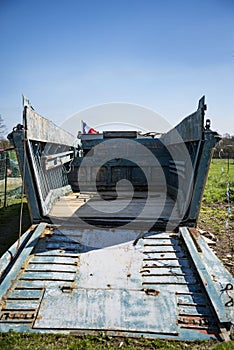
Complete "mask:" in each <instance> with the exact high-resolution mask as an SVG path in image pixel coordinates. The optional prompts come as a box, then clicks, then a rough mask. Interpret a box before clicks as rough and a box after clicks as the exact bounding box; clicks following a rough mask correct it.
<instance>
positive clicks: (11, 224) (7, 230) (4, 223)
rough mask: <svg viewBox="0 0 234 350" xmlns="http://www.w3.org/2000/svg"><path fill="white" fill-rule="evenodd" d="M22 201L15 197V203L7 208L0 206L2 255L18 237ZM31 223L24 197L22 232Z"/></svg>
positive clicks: (0, 249) (0, 254) (0, 246)
mask: <svg viewBox="0 0 234 350" xmlns="http://www.w3.org/2000/svg"><path fill="white" fill-rule="evenodd" d="M20 203H21V200H20V199H15V200H14V203H13V204H11V205H9V206H7V207H6V208H0V218H1V220H0V256H2V254H3V253H4V252H5V251H6V250H7V249H8V248H9V247H11V245H12V244H13V243H15V241H16V239H17V237H18V232H19V216H20V206H21V204H20ZM30 224H31V223H30V217H29V211H28V206H27V202H26V199H24V202H23V223H22V233H24V232H25V231H26V230H27V229H28V228H29V226H30Z"/></svg>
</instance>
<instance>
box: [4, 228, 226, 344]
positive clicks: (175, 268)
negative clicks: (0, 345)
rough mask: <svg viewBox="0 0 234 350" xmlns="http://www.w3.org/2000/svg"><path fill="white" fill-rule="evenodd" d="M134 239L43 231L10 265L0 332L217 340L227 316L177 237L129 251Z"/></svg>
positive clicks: (150, 236) (109, 232) (128, 234)
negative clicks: (102, 333)
mask: <svg viewBox="0 0 234 350" xmlns="http://www.w3.org/2000/svg"><path fill="white" fill-rule="evenodd" d="M186 234H187V233H186ZM138 236H139V231H137V230H133V231H129V230H127V231H125V230H124V229H97V228H95V229H94V230H90V231H87V230H83V231H82V230H75V228H73V229H72V230H67V229H52V228H51V227H48V228H46V229H44V231H43V232H42V234H41V237H40V238H39V240H38V241H37V244H36V245H35V247H34V248H33V251H32V252H31V253H30V255H29V256H28V257H26V256H25V260H24V263H22V262H20V261H19V260H17V261H16V266H15V267H13V269H12V270H10V271H9V272H8V280H9V281H12V282H11V283H10V284H9V286H8V288H7V289H6V288H5V289H4V290H5V293H3V297H2V304H1V305H2V306H1V313H0V328H1V330H2V331H6V330H8V329H15V330H21V331H22V330H26V329H27V330H31V331H40V332H41V331H44V332H51V331H59V332H65V333H66V332H79V331H80V332H86V333H89V332H91V333H92V332H94V331H107V332H110V333H112V334H116V335H118V334H122V335H124V334H125V335H126V334H134V335H135V336H140V335H143V334H144V335H145V336H149V337H162V338H172V339H208V338H210V337H216V338H220V339H221V338H222V331H221V326H222V325H223V324H224V325H226V326H227V325H228V324H229V325H230V324H231V321H230V318H222V317H223V316H222V315H221V317H220V313H221V309H220V307H222V308H223V309H225V310H226V311H225V312H226V314H225V315H226V316H225V317H228V316H227V315H229V312H230V310H231V309H232V308H231V307H230V306H225V303H226V299H224V300H222V298H221V299H220V298H219V295H218V293H216V295H212V296H211V295H210V294H209V293H207V286H206V283H205V282H204V280H202V281H201V275H200V273H201V267H200V266H197V265H196V259H195V258H194V257H193V256H192V255H190V254H188V252H187V249H188V245H187V243H185V242H184V237H183V235H182V236H181V237H179V236H178V235H177V234H175V233H172V232H167V233H166V232H164V233H162V232H151V233H147V232H146V233H145V234H144V235H143V236H142V238H140V239H138V241H137V243H134V242H135V240H136V238H137V237H138ZM201 239H202V238H201ZM190 244H191V246H190V247H189V249H192V250H193V249H195V250H196V248H195V246H193V241H192V240H191V241H190ZM202 245H203V248H202V249H203V256H204V257H205V258H206V259H209V256H210V252H211V251H210V248H209V247H208V246H207V245H206V243H205V241H204V242H202ZM191 247H193V248H191ZM204 247H206V248H205V249H206V251H205V249H204ZM197 254H198V253H197ZM202 258H203V257H202ZM17 263H19V267H20V269H18V268H17ZM15 269H16V270H18V273H17V275H16V277H15V278H14V279H13V278H12V276H13V275H14V274H15ZM222 270H224V268H222V267H220V265H219V275H217V281H218V280H219V282H220V283H227V282H228V283H233V280H232V278H231V276H228V277H227V275H226V277H225V278H226V279H225V281H224V280H222V278H223V274H222ZM224 275H225V273H224ZM210 283H213V281H212V279H211V281H209V288H208V289H210V288H211V285H210ZM224 294H225V293H224ZM217 303H219V304H217ZM214 304H217V305H218V306H219V309H218V311H217V308H216V307H214ZM64 315H66V316H65V317H64Z"/></svg>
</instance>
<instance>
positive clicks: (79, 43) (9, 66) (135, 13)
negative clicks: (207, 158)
mask: <svg viewBox="0 0 234 350" xmlns="http://www.w3.org/2000/svg"><path fill="white" fill-rule="evenodd" d="M0 45H1V46H0V47H1V54H0V84H1V93H0V114H1V115H2V117H3V118H4V121H5V124H6V126H7V128H8V131H11V129H12V127H13V126H15V124H17V123H18V122H21V115H22V102H21V94H22V93H23V94H25V95H26V96H27V97H28V98H29V99H30V101H31V103H32V105H33V106H34V108H35V109H36V110H37V111H38V112H39V113H40V114H42V115H43V116H46V117H48V118H49V119H51V120H52V121H53V122H55V123H56V124H58V125H60V124H62V123H63V121H64V120H65V119H66V118H67V117H68V116H71V115H73V114H75V113H77V112H78V111H80V110H82V109H85V108H89V107H90V106H93V105H96V104H102V103H109V102H127V103H135V104H139V105H142V106H146V107H148V108H151V109H153V110H156V111H157V112H158V113H160V114H161V115H163V116H164V117H165V118H166V119H167V120H168V121H169V123H170V124H171V125H175V124H177V123H178V122H179V121H180V120H181V119H182V118H183V117H184V116H186V115H188V114H189V113H190V112H193V111H194V110H195V109H196V107H197V103H198V100H199V98H200V97H201V96H202V95H206V102H207V104H208V111H207V117H210V118H211V120H212V127H213V129H214V130H217V131H218V132H219V133H221V134H224V133H226V132H228V133H230V134H233V135H234V1H233V0H203V1H202V0H197V1H195V0H194V1H193V0H191V1H185V0H144V1H143V0H125V1H124V0H118V1H117V0H109V1H107V0H96V1H95V0H83V1H81V0H77V1H75V0H67V1H65V0H57V1H55V0H50V1H45V0H40V1H38V0H0ZM87 122H89V121H88V120H87ZM155 127H156V126H155V125H153V126H152V129H155Z"/></svg>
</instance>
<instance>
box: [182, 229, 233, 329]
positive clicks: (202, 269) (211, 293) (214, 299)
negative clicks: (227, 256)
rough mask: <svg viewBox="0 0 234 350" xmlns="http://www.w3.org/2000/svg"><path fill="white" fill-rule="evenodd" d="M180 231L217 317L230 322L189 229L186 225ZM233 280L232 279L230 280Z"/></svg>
mask: <svg viewBox="0 0 234 350" xmlns="http://www.w3.org/2000/svg"><path fill="white" fill-rule="evenodd" d="M180 233H181V235H182V237H183V239H184V242H185V244H186V246H187V248H188V250H189V253H190V255H191V257H192V260H193V263H194V265H195V266H196V269H197V272H198V274H199V277H200V280H201V282H202V284H203V286H204V288H205V290H206V292H207V295H208V297H209V299H210V302H211V304H212V305H213V307H214V310H215V312H216V315H217V317H218V318H219V321H220V322H221V323H225V322H227V323H228V322H230V321H231V319H230V314H229V313H228V312H227V309H226V308H225V305H224V303H223V302H222V300H221V298H220V293H218V291H217V289H216V288H215V286H214V282H213V280H212V275H211V274H210V273H209V271H208V270H207V267H206V265H205V264H204V262H203V259H202V255H201V254H199V252H198V250H197V248H196V246H195V244H194V242H193V239H192V237H191V235H190V232H189V230H188V229H187V228H186V227H181V228H180ZM232 281H233V280H232Z"/></svg>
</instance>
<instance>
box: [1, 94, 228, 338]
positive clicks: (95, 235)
mask: <svg viewBox="0 0 234 350" xmlns="http://www.w3.org/2000/svg"><path fill="white" fill-rule="evenodd" d="M204 110H205V105H204V98H203V99H201V100H200V101H199V106H198V110H197V111H196V112H195V113H193V114H192V115H191V116H189V117H187V118H185V119H184V121H182V122H181V123H180V124H179V125H178V126H177V127H176V128H174V129H172V130H171V131H169V132H168V133H167V134H165V135H163V136H162V137H163V140H164V141H163V145H162V142H161V141H159V140H156V139H153V138H147V137H146V138H144V137H139V140H137V137H138V136H137V135H136V134H135V136H134V142H139V143H141V144H144V145H146V147H147V148H148V149H150V150H151V152H152V153H153V154H154V155H156V156H157V158H158V159H159V163H160V166H161V167H162V168H163V169H164V170H163V171H164V175H165V178H166V185H167V186H166V195H165V188H164V189H163V188H162V186H161V183H158V180H157V177H156V176H153V175H154V172H155V168H152V164H149V163H147V164H144V166H145V167H148V168H147V170H146V171H145V173H146V174H147V171H148V173H150V174H151V180H152V183H153V186H152V191H151V192H150V196H151V200H150V205H149V206H148V211H147V215H143V216H140V215H138V214H139V213H138V211H139V207H140V208H141V207H142V206H143V207H144V206H145V205H146V204H145V203H146V197H147V184H146V179H145V177H144V176H142V175H141V173H140V172H139V171H140V170H139V169H136V168H135V165H134V164H132V163H130V162H129V161H126V160H124V159H116V158H114V160H110V161H109V160H108V161H107V162H105V164H104V167H105V169H104V170H103V169H102V171H101V172H99V173H98V175H97V178H96V182H97V192H95V193H94V192H91V190H92V188H90V183H91V182H90V181H91V180H90V179H91V178H89V176H91V177H92V171H94V172H95V174H96V173H97V172H96V164H95V162H93V163H92V162H91V163H88V165H87V166H86V168H85V171H86V174H85V176H83V177H82V176H81V182H80V183H81V185H82V188H84V189H85V191H84V192H82V193H81V192H80V188H79V186H80V183H79V181H78V180H79V178H78V175H77V174H78V173H79V169H80V167H81V164H82V161H83V159H85V157H86V155H87V153H88V152H89V151H90V150H92V149H93V148H95V146H96V145H98V144H101V143H102V142H104V141H105V135H98V136H97V137H96V139H95V137H90V138H89V136H88V135H83V140H82V143H83V156H82V157H80V156H79V155H78V154H77V153H76V149H75V148H74V146H73V138H72V137H71V135H68V134H67V133H66V132H65V131H63V130H61V129H59V128H58V127H57V126H55V125H54V124H53V123H52V122H50V121H48V120H46V119H45V118H42V117H41V116H39V115H38V114H37V113H36V112H35V111H34V110H32V109H31V108H30V107H29V106H25V107H24V127H23V126H20V125H18V127H17V128H15V129H14V131H13V132H12V134H10V136H9V138H10V139H11V142H12V143H13V145H14V146H15V147H16V151H17V154H18V160H19V164H20V166H21V171H22V174H23V176H24V181H25V187H26V194H27V198H28V204H29V208H30V213H31V216H32V221H33V224H32V226H31V228H30V229H29V230H28V231H27V232H25V233H24V234H23V236H22V237H21V239H20V242H16V243H15V244H14V245H13V246H12V247H11V248H10V249H9V250H8V251H7V252H6V253H5V254H4V255H3V256H2V258H1V259H0V271H1V284H0V300H1V302H0V305H1V309H0V330H1V331H2V332H6V331H8V330H10V329H13V330H16V331H19V332H22V331H30V332H43V333H69V334H84V333H85V334H87V333H90V334H96V333H98V332H100V331H101V332H105V333H107V334H109V335H118V336H119V335H121V336H133V337H136V336H144V337H149V338H155V337H157V338H163V339H178V340H196V339H201V340H202V339H209V338H216V339H219V340H227V339H228V338H229V335H230V332H231V329H232V325H233V320H234V314H233V297H234V295H233V285H234V281H233V277H232V276H231V275H230V273H229V272H228V271H227V270H226V269H225V268H224V266H223V264H222V263H221V261H220V260H219V259H218V258H217V257H216V255H215V254H214V252H213V251H212V249H211V248H210V247H209V246H208V244H207V243H206V241H205V240H204V239H203V237H202V236H201V235H200V234H199V232H198V230H197V229H196V222H197V217H198V214H199V208H200V202H201V198H202V192H203V189H204V186H205V179H206V175H207V172H208V168H209V161H210V157H211V152H212V148H213V147H214V146H215V144H216V143H217V141H218V139H219V138H218V136H217V134H216V133H215V132H213V131H211V130H210V129H209V127H206V128H204ZM175 131H176V133H179V135H180V136H181V137H182V140H183V143H184V144H185V145H186V149H187V150H188V152H189V156H190V159H191V164H192V170H193V174H194V177H193V181H192V182H191V181H190V175H188V174H189V173H188V171H189V168H188V165H187V162H186V161H185V159H184V158H183V152H182V151H181V149H182V145H181V141H180V140H178V138H177V135H176V137H175ZM111 135H112V136H111ZM111 135H110V132H109V134H106V136H107V137H106V138H108V139H110V138H111V139H114V140H115V141H116V140H118V143H117V144H119V145H120V144H121V142H122V140H123V138H124V139H126V138H129V137H133V134H131V133H129V134H128V135H127V136H126V133H123V134H122V136H124V137H123V138H121V135H120V136H117V135H116V133H112V134H111ZM131 135H132V136H131ZM160 142H161V143H160ZM45 144H46V148H45ZM165 145H166V146H165ZM119 147H121V145H120V146H119ZM117 148H118V147H117ZM165 148H167V150H168V149H169V150H170V152H168V153H165V152H164V151H165ZM173 149H176V153H175V154H176V155H177V156H178V158H176V159H175V154H174V155H173V159H171V158H170V155H169V153H170V154H172V152H173ZM154 152H155V153H154ZM98 156H100V157H101V155H100V154H98V155H97V158H98ZM98 161H100V160H98ZM102 164H103V163H100V165H102ZM68 169H69V172H68ZM116 169H118V171H117V170H116ZM99 170H100V169H99ZM90 174H91V175H90ZM116 174H117V175H116ZM139 174H140V175H139ZM179 177H180V178H181V179H183V181H182V184H181V185H180V186H179V185H178V183H179V179H178V178H179ZM123 178H125V179H127V180H129V181H131V183H133V186H134V195H133V197H132V198H131V203H130V204H129V202H128V199H129V195H128V192H127V189H126V191H124V188H123V189H122V192H121V193H119V198H118V200H119V201H118V202H117V209H118V205H119V210H117V211H116V212H115V213H114V214H113V213H112V214H111V215H108V214H107V213H106V211H105V210H101V208H102V206H103V205H104V206H105V203H108V205H111V203H113V202H114V201H113V198H115V196H116V192H115V186H116V183H117V182H118V181H119V180H121V179H123ZM186 179H187V180H186ZM180 181H181V180H180ZM71 189H73V191H71ZM100 195H101V196H100ZM103 199H105V200H103ZM126 203H127V206H126ZM184 203H186V206H185V205H184ZM93 205H95V206H96V207H95V208H99V211H98V210H97V209H93V207H92V206H93ZM162 206H163V208H162ZM122 207H124V209H123V210H122V209H121V208H122ZM19 243H20V244H19Z"/></svg>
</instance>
